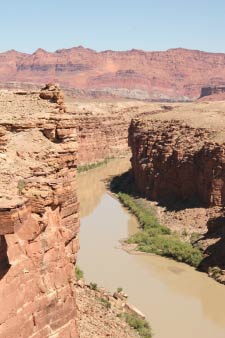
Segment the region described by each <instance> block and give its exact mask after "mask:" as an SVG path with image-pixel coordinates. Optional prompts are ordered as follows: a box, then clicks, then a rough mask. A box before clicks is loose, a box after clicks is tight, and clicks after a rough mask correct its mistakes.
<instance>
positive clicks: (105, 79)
mask: <svg viewBox="0 0 225 338" xmlns="http://www.w3.org/2000/svg"><path fill="white" fill-rule="evenodd" d="M0 60H1V65H0V83H1V84H3V85H6V84H8V85H10V84H9V83H10V82H14V83H15V82H19V83H22V82H26V83H28V85H30V86H31V85H32V83H33V84H34V83H45V82H49V81H53V82H55V81H57V82H59V83H60V84H61V86H63V87H64V88H66V89H71V90H72V92H73V90H75V91H74V93H76V94H79V95H81V96H82V95H86V94H88V95H91V96H96V95H97V96H102V95H103V96H107V95H110V96H121V97H128V98H137V99H154V100H161V99H165V100H167V99H168V100H171V99H172V100H189V99H195V98H198V97H199V96H200V91H201V88H202V87H203V86H212V85H221V84H224V82H225V67H224V54H222V53H206V52H202V51H198V50H187V49H182V48H178V49H170V50H167V51H164V52H144V51H141V50H135V49H133V50H130V51H126V52H114V51H110V50H109V51H104V52H100V53H97V52H96V51H94V50H91V49H86V48H83V47H76V48H71V49H61V50H57V51H56V52H55V53H50V52H47V51H45V50H43V49H38V50H37V51H36V52H35V53H33V54H31V55H30V54H25V53H19V52H16V51H13V50H12V51H8V52H5V53H1V54H0ZM11 85H15V84H13V83H12V84H11Z"/></svg>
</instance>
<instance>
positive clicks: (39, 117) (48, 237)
mask: <svg viewBox="0 0 225 338" xmlns="http://www.w3.org/2000/svg"><path fill="white" fill-rule="evenodd" d="M0 100H1V107H0V130H1V134H0V147H1V149H0V162H1V166H0V167H1V168H0V176H1V187H0V238H1V241H0V299H1V300H4V301H2V302H1V303H0V337H4V338H12V337H15V336H16V337H21V338H22V337H26V338H28V337H32V338H34V337H35V338H38V337H42V338H44V337H46V338H47V337H49V336H54V337H61V338H69V337H75V338H76V337H78V334H77V328H76V327H77V326H76V316H77V315H76V304H75V293H74V263H75V261H76V253H77V251H78V239H77V234H78V228H79V222H78V202H77V196H76V185H75V168H76V154H77V145H76V132H75V128H76V126H75V123H74V122H73V120H72V119H71V115H70V114H69V113H67V112H66V111H65V107H64V105H63V95H62V93H61V91H60V90H59V88H58V87H56V86H54V85H51V86H47V87H46V88H45V89H44V90H43V91H42V92H41V94H40V95H39V93H36V94H30V93H23V95H21V93H20V94H14V93H12V92H7V91H2V92H0Z"/></svg>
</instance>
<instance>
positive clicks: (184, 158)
mask: <svg viewBox="0 0 225 338" xmlns="http://www.w3.org/2000/svg"><path fill="white" fill-rule="evenodd" d="M209 140H210V132H209V131H207V130H205V129H203V128H192V127H190V126H188V125H187V124H186V123H183V124H182V123H180V122H178V121H171V122H167V121H154V122H147V123H146V122H143V121H141V120H138V119H137V120H133V121H132V123H131V126H130V130H129V143H130V146H131V149H132V168H133V173H134V177H135V181H136V184H137V187H138V189H139V191H140V192H141V193H143V194H144V195H146V196H147V197H149V198H151V199H154V200H167V201H168V200H171V198H172V199H174V198H175V199H179V200H185V201H190V202H191V201H192V202H193V201H196V203H197V204H200V205H203V206H205V207H211V206H219V207H222V206H223V205H225V144H222V145H220V144H218V143H213V142H210V141H209Z"/></svg>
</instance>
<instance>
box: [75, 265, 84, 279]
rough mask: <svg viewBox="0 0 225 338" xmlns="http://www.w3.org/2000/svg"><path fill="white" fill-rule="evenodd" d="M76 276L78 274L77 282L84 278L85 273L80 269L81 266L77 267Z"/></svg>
mask: <svg viewBox="0 0 225 338" xmlns="http://www.w3.org/2000/svg"><path fill="white" fill-rule="evenodd" d="M75 274H76V278H77V280H79V279H81V278H83V277H84V273H83V271H82V270H81V269H80V268H79V266H76V267H75Z"/></svg>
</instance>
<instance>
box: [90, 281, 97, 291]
mask: <svg viewBox="0 0 225 338" xmlns="http://www.w3.org/2000/svg"><path fill="white" fill-rule="evenodd" d="M90 289H91V290H97V289H98V285H97V283H90Z"/></svg>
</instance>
